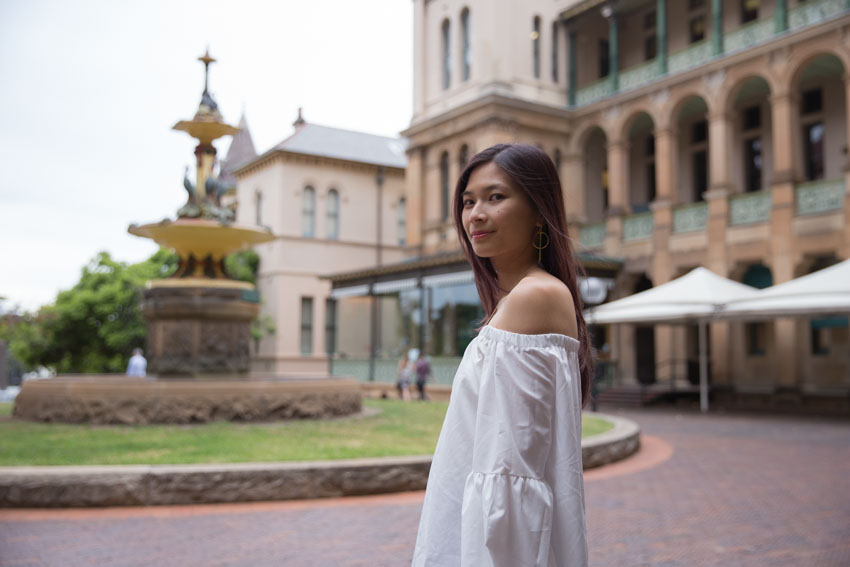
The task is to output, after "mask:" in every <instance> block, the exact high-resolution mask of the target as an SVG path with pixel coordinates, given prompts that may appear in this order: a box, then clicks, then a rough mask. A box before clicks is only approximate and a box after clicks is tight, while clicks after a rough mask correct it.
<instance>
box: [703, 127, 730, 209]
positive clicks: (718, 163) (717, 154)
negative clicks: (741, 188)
mask: <svg viewBox="0 0 850 567" xmlns="http://www.w3.org/2000/svg"><path fill="white" fill-rule="evenodd" d="M731 146H732V118H731V117H730V116H729V115H728V114H725V113H723V112H717V113H712V114H710V115H709V117H708V160H709V163H708V179H709V190H715V189H723V190H724V191H726V192H727V193H728V192H730V191H731V189H732V180H731V175H730V170H729V165H730V164H731V156H732V151H731V149H732V148H731Z"/></svg>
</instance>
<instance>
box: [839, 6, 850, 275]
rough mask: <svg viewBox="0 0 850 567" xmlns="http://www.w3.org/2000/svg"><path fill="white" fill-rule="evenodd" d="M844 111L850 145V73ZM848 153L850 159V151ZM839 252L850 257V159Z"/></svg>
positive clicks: (846, 171) (845, 172)
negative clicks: (841, 242)
mask: <svg viewBox="0 0 850 567" xmlns="http://www.w3.org/2000/svg"><path fill="white" fill-rule="evenodd" d="M848 2H850V0H848ZM844 112H845V114H846V119H847V137H846V143H847V146H848V147H850V73H849V74H845V75H844ZM847 155H848V159H850V153H848V154H847ZM839 252H841V254H840V256H839V258H850V161H848V162H847V163H845V165H844V241H843V251H842V250H840V251H839Z"/></svg>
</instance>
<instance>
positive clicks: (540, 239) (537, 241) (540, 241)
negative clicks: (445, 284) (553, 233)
mask: <svg viewBox="0 0 850 567" xmlns="http://www.w3.org/2000/svg"><path fill="white" fill-rule="evenodd" d="M544 238H545V239H546V240H545V242H544ZM531 245H532V246H534V248H535V249H536V250H537V263H538V264H539V263H540V262H541V261H542V259H543V250H544V249H545V248H546V247H547V246H549V235H548V234H546V233H545V232H543V227H542V226H541V227H538V228H537V234H535V235H534V241H533V242H532V243H531Z"/></svg>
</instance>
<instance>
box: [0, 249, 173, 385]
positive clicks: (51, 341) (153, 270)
mask: <svg viewBox="0 0 850 567" xmlns="http://www.w3.org/2000/svg"><path fill="white" fill-rule="evenodd" d="M176 266H177V256H176V255H175V254H173V253H172V252H170V251H168V250H165V249H160V250H159V251H158V252H156V253H155V254H154V255H153V256H151V257H150V258H149V259H147V260H145V261H144V262H140V263H138V264H132V265H127V264H125V263H124V262H117V261H115V260H113V259H112V257H111V256H110V255H109V254H108V253H107V252H100V253H99V254H98V255H97V256H95V257H94V258H93V259H92V260H91V262H89V264H88V265H87V266H85V267H84V268H83V270H82V274H81V276H80V281H79V282H77V284H76V285H74V287H72V288H71V289H69V290H65V291H62V292H60V293H59V295H58V296H57V297H56V302H55V303H54V304H53V305H47V306H45V307H42V308H41V309H40V310H39V311H38V313H37V314H35V315H31V314H27V315H25V316H24V317H22V321H23V323H24V325H23V326H22V327H20V328H16V329H15V332H14V333H13V335H14V337H15V338H17V342H13V341H10V348H11V350H12V353H13V354H14V356H15V357H16V358H17V359H18V360H20V361H21V362H22V363H23V364H24V365H25V366H27V367H32V366H36V365H44V366H48V367H50V368H52V369H53V370H55V371H56V372H59V373H76V372H86V373H97V372H121V371H123V370H124V366H125V364H126V361H127V359H128V358H129V356H130V354H131V353H132V350H133V348H135V347H142V346H144V344H145V338H146V327H145V321H144V318H143V317H142V313H141V308H140V302H141V299H142V294H143V291H144V285H145V282H147V281H148V280H151V279H156V278H162V277H167V276H169V275H171V273H172V272H173V271H174V270H175V269H176ZM19 323H20V322H19ZM18 326H19V325H16V326H15V327H18Z"/></svg>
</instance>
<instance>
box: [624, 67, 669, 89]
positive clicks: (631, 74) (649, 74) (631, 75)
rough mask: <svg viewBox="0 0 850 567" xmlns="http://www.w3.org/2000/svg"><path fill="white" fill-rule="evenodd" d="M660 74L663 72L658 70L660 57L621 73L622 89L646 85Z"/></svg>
mask: <svg viewBox="0 0 850 567" xmlns="http://www.w3.org/2000/svg"><path fill="white" fill-rule="evenodd" d="M660 75H661V73H659V72H658V59H653V60H651V61H647V62H646V63H642V64H641V65H638V66H637V67H631V68H630V69H627V70H625V71H623V72H621V73H620V90H621V91H625V90H629V89H634V88H637V87H640V86H642V85H646V84H648V83H651V82H652V81H654V80H655V79H656V78H657V77H659V76H660Z"/></svg>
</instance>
